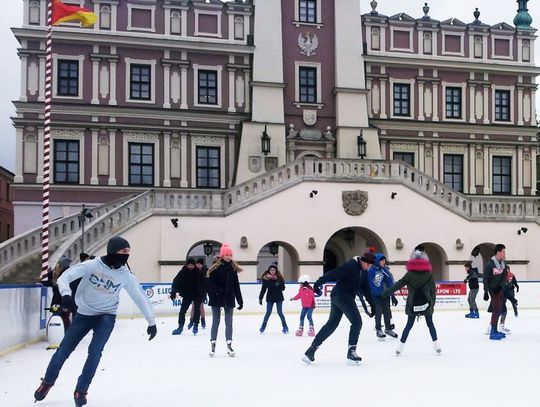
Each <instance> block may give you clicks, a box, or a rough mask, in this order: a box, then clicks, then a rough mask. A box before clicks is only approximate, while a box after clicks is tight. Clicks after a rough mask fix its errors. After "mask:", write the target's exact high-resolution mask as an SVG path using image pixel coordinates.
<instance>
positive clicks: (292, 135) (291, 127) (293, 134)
mask: <svg viewBox="0 0 540 407" xmlns="http://www.w3.org/2000/svg"><path fill="white" fill-rule="evenodd" d="M297 135H298V132H297V131H296V130H295V129H294V124H293V123H290V124H289V134H288V135H287V138H295V137H296V136H297Z"/></svg>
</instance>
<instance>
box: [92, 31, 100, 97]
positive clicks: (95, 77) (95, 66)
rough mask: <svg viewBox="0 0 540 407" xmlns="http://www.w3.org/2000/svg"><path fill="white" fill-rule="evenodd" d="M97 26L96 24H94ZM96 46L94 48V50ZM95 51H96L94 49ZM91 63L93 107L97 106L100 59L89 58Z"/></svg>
mask: <svg viewBox="0 0 540 407" xmlns="http://www.w3.org/2000/svg"><path fill="white" fill-rule="evenodd" d="M96 25H97V24H96ZM96 47H97V46H94V48H96ZM94 51H96V49H94ZM90 60H91V61H92V101H91V102H90V103H91V104H93V105H99V61H100V58H95V57H91V58H90Z"/></svg>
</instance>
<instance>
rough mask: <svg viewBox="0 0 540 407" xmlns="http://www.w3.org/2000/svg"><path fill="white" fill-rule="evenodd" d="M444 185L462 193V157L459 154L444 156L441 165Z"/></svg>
mask: <svg viewBox="0 0 540 407" xmlns="http://www.w3.org/2000/svg"><path fill="white" fill-rule="evenodd" d="M443 174H444V184H445V185H448V186H449V187H450V188H452V189H454V190H456V191H458V192H463V156H462V155H460V154H445V155H444V163H443Z"/></svg>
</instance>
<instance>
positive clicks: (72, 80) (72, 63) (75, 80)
mask: <svg viewBox="0 0 540 407" xmlns="http://www.w3.org/2000/svg"><path fill="white" fill-rule="evenodd" d="M63 64H67V65H68V76H65V77H62V76H61V75H62V71H63V69H62V65H63ZM73 67H74V68H75V69H74V70H72V68H73ZM73 72H75V73H76V76H74V77H72V76H71V74H72V73H73ZM79 73H80V66H79V61H78V60H73V59H59V60H58V71H57V75H56V76H55V78H56V95H57V96H60V97H70V98H74V97H78V96H79V92H80V89H79V84H80V83H79V82H80V81H79ZM63 81H68V83H67V92H66V93H62V92H61V87H62V85H63ZM72 86H75V92H74V93H72Z"/></svg>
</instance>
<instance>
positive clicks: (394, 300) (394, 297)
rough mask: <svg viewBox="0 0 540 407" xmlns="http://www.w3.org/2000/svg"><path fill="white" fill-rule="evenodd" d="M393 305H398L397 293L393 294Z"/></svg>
mask: <svg viewBox="0 0 540 407" xmlns="http://www.w3.org/2000/svg"><path fill="white" fill-rule="evenodd" d="M392 305H393V306H394V307H397V305H398V300H397V298H396V296H395V295H392Z"/></svg>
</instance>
